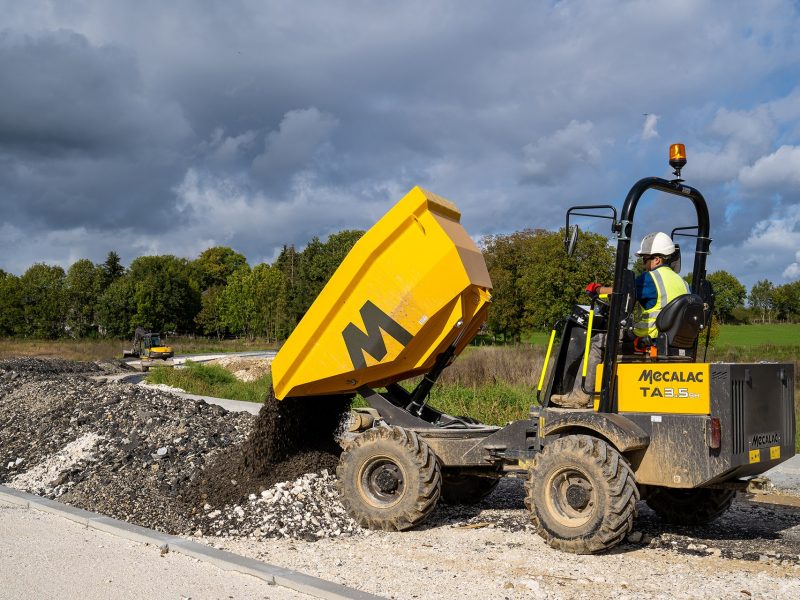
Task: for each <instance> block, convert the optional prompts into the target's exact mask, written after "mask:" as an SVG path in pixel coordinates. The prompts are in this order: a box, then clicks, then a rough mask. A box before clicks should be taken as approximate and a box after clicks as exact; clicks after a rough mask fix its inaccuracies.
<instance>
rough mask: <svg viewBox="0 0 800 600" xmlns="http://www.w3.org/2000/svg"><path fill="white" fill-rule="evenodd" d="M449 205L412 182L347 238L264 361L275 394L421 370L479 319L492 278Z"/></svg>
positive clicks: (373, 383) (346, 388) (468, 336)
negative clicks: (319, 286) (349, 243)
mask: <svg viewBox="0 0 800 600" xmlns="http://www.w3.org/2000/svg"><path fill="white" fill-rule="evenodd" d="M460 218H461V214H460V213H459V212H458V209H457V208H456V206H455V205H454V204H453V203H451V202H449V201H448V200H445V199H444V198H441V197H439V196H437V195H436V194H433V193H431V192H428V191H426V190H423V189H422V188H419V187H415V188H414V189H412V190H411V191H410V192H409V193H408V194H406V196H405V197H404V198H403V199H402V200H400V202H398V203H397V204H396V205H395V206H394V207H393V208H392V209H391V210H390V211H389V212H388V213H386V214H385V215H384V216H383V218H381V220H380V221H378V222H377V223H376V224H375V225H374V226H373V227H372V228H371V229H370V230H369V231H367V232H366V233H365V234H364V236H363V237H362V238H361V239H360V240H359V241H358V242H357V243H356V245H355V246H353V249H352V250H351V251H350V253H349V254H348V255H347V256H346V257H345V259H344V261H342V264H341V265H340V266H339V268H338V269H337V270H336V272H335V273H334V274H333V277H331V279H330V281H329V282H328V284H327V285H326V286H325V287H324V288H323V290H322V292H320V294H319V296H317V299H316V300H315V301H314V304H312V305H311V308H309V309H308V312H306V314H305V316H304V317H303V319H302V320H301V321H300V323H299V324H298V325H297V327H296V328H295V330H294V331H293V332H292V334H291V336H289V339H288V340H286V343H285V344H284V345H283V347H282V348H281V350H280V352H278V355H277V356H276V357H275V360H274V361H273V362H272V382H273V387H274V389H275V397H276V398H278V399H283V398H285V397H286V396H316V395H325V394H341V393H352V392H355V391H356V390H357V389H358V388H359V387H361V386H364V385H366V386H370V387H383V386H385V385H388V384H390V383H395V382H398V381H401V380H403V379H408V378H409V377H413V376H415V375H419V374H422V373H425V372H427V371H429V370H430V369H431V368H432V366H433V364H434V362H435V360H436V357H437V355H439V354H440V353H441V352H443V351H444V350H445V349H446V348H447V347H448V346H450V345H452V344H453V343H455V342H456V341H457V348H456V353H459V352H461V350H462V349H463V348H464V347H465V346H466V345H467V344H469V342H470V341H471V340H472V339H473V338H474V337H475V335H476V333H477V332H478V329H479V328H480V326H481V325H482V324H483V323H484V322H485V321H486V316H487V315H486V313H487V305H488V303H489V302H490V300H491V296H490V294H489V292H490V290H491V286H492V282H491V280H490V279H489V272H488V271H487V269H486V263H485V262H484V260H483V255H482V254H481V252H480V250H478V248H477V246H476V245H475V243H474V242H473V241H472V239H471V238H470V237H469V235H467V232H466V231H465V230H464V228H463V227H462V226H461V224H460V223H459V220H460Z"/></svg>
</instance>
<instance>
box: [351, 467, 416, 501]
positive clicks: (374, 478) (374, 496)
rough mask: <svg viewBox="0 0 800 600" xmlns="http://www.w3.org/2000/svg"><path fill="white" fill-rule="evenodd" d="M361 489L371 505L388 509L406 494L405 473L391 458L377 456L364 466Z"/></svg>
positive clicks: (360, 477)
mask: <svg viewBox="0 0 800 600" xmlns="http://www.w3.org/2000/svg"><path fill="white" fill-rule="evenodd" d="M359 489H360V491H361V495H362V497H363V498H364V499H365V500H366V501H367V502H368V503H369V504H371V505H373V506H377V507H381V508H387V507H389V506H392V505H394V504H395V503H396V502H399V501H400V499H401V498H402V497H403V494H404V493H405V477H404V472H403V470H402V469H401V468H400V466H399V465H398V464H397V463H395V462H394V461H393V460H392V459H391V458H389V457H387V456H376V457H375V458H373V459H372V460H370V461H369V462H368V463H367V464H365V465H364V467H363V469H362V471H361V475H360V476H359Z"/></svg>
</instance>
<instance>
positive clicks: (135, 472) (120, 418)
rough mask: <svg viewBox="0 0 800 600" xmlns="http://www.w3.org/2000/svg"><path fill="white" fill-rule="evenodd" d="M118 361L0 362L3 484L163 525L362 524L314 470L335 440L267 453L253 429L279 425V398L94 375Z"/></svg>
mask: <svg viewBox="0 0 800 600" xmlns="http://www.w3.org/2000/svg"><path fill="white" fill-rule="evenodd" d="M116 369H121V367H117V366H115V365H105V364H104V365H99V364H95V363H82V362H74V361H66V360H42V359H31V358H24V359H12V360H4V361H0V483H2V484H4V485H8V486H11V487H15V488H17V489H21V490H24V491H28V492H31V493H35V494H39V495H41V496H45V497H48V498H54V499H58V500H59V501H61V502H64V503H66V504H70V505H73V506H78V507H80V508H85V509H87V510H92V511H96V512H100V513H102V514H106V515H109V516H112V517H115V518H118V519H122V520H125V521H128V522H131V523H135V524H138V525H142V526H145V527H150V528H153V529H157V530H160V531H164V532H167V533H171V534H179V535H186V534H194V535H197V534H198V533H206V532H208V533H212V532H213V533H214V534H218V535H223V536H225V535H239V536H254V537H297V538H302V539H320V538H322V537H329V536H340V535H352V534H354V533H358V532H359V529H358V528H357V527H356V526H355V525H354V523H353V522H352V521H351V520H350V519H349V518H348V517H347V516H346V515H345V513H344V510H343V508H342V507H341V504H340V503H339V501H338V499H337V496H336V493H335V491H334V489H333V481H332V476H331V475H330V474H329V472H327V471H324V470H323V469H324V468H326V467H327V468H329V467H330V465H331V464H335V460H336V456H337V452H336V450H335V449H334V448H330V447H323V446H320V445H319V444H318V445H317V446H315V447H312V448H302V447H300V448H292V452H293V454H292V455H291V456H287V455H285V454H281V453H280V452H276V449H275V448H272V447H270V448H269V450H270V451H271V452H273V455H270V456H273V458H276V460H275V461H274V462H270V461H269V460H268V458H269V457H268V456H267V457H266V458H265V453H264V447H265V445H264V442H263V440H260V438H259V436H258V432H259V431H261V432H262V433H268V432H270V431H273V430H275V429H276V427H277V428H280V427H282V426H283V429H284V430H285V429H286V427H285V424H286V421H287V420H289V419H288V417H287V415H281V414H280V411H281V410H285V407H284V408H281V409H280V410H277V409H275V407H274V404H275V402H274V400H272V401H271V403H269V404H265V406H266V407H267V408H268V410H263V409H262V411H261V415H259V417H258V418H255V417H253V416H252V415H250V414H247V413H233V412H228V411H226V410H225V409H224V408H222V407H219V406H216V405H211V404H207V403H206V402H203V401H202V400H200V401H198V400H188V399H185V398H182V397H180V396H177V395H175V394H173V393H170V392H167V391H163V390H159V389H149V388H147V387H142V386H137V385H132V384H126V383H118V382H114V381H112V382H103V381H98V380H96V379H92V377H93V376H97V375H99V374H103V373H107V372H109V371H112V372H113V371H115V370H116ZM268 400H269V399H268ZM286 406H287V407H289V406H290V405H286ZM342 406H344V404H343V403H342V404H340V405H338V406H337V407H336V409H335V410H340V409H341V407H342ZM335 410H334V411H333V412H335ZM281 416H282V417H284V418H283V419H282V420H281V423H280V424H277V425H276V424H275V423H272V421H274V420H276V419H277V418H278V417H281ZM265 421H266V423H265ZM269 423H272V424H271V425H270V424H269ZM334 425H338V423H335V424H334ZM317 427H320V425H317ZM316 439H319V438H316ZM258 448H261V450H260V451H259V453H256V455H254V454H253V452H254V449H258ZM278 454H280V456H277V455H278ZM254 456H255V457H256V458H257V460H256V458H254ZM298 457H299V458H298ZM256 467H257V468H256ZM317 471H322V472H321V473H320V474H318V475H317V474H311V475H305V476H303V475H304V474H305V473H306V472H312V473H314V472H317ZM287 479H288V480H291V481H292V483H284V482H283V480H287ZM276 483H277V485H275V484H276Z"/></svg>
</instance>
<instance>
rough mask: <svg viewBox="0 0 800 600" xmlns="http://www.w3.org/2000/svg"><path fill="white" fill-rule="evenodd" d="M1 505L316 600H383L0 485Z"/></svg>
mask: <svg viewBox="0 0 800 600" xmlns="http://www.w3.org/2000/svg"><path fill="white" fill-rule="evenodd" d="M0 501H3V502H6V503H8V504H13V505H16V506H22V507H25V508H29V509H31V508H32V509H36V510H41V511H44V512H48V513H51V514H54V515H59V516H61V517H64V518H65V519H69V520H70V521H74V522H76V523H79V524H81V525H84V526H86V527H88V528H90V529H97V530H98V531H103V532H106V533H110V534H112V535H116V536H118V537H122V538H125V539H129V540H132V541H135V542H139V543H144V544H151V545H153V546H156V547H164V546H166V547H167V548H168V549H169V550H171V551H172V552H178V553H180V554H185V555H187V556H191V557H192V558H196V559H198V560H202V561H204V562H208V563H210V564H213V565H215V566H216V567H218V568H220V569H222V570H225V571H235V572H237V573H244V574H247V575H251V576H253V577H257V578H259V579H261V580H263V581H266V582H267V583H270V584H274V585H279V586H282V587H285V588H289V589H291V590H294V591H296V592H301V593H303V594H308V595H309V596H314V597H315V598H323V599H325V600H382V599H381V597H380V596H375V595H373V594H368V593H367V592H362V591H359V590H354V589H352V588H348V587H345V586H343V585H340V584H338V583H333V582H331V581H326V580H324V579H319V578H318V577H312V576H311V575H305V574H303V573H299V572H297V571H292V570H291V569H286V568H284V567H278V566H275V565H271V564H269V563H265V562H262V561H258V560H255V559H252V558H247V557H244V556H239V555H238V554H234V553H232V552H227V551H225V550H218V549H216V548H212V547H210V546H206V545H204V544H200V543H198V542H193V541H191V540H186V539H183V538H181V537H177V536H174V535H167V534H165V533H159V532H158V531H154V530H152V529H147V528H146V527H140V526H138V525H132V524H131V523H126V522H125V521H119V520H117V519H112V518H111V517H107V516H104V515H101V514H98V513H93V512H89V511H86V510H83V509H80V508H74V507H72V506H67V505H66V504H62V503H61V502H57V501H55V500H50V499H48V498H42V497H40V496H36V495H35V494H29V493H27V492H22V491H19V490H16V489H13V488H9V487H7V486H4V485H0Z"/></svg>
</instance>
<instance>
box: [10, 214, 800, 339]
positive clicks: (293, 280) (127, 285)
mask: <svg viewBox="0 0 800 600" xmlns="http://www.w3.org/2000/svg"><path fill="white" fill-rule="evenodd" d="M362 235H363V231H358V230H345V231H341V232H339V233H335V234H333V235H331V236H330V237H329V238H328V239H327V240H326V241H324V242H322V241H321V240H320V239H319V238H316V237H315V238H313V239H312V240H311V241H310V242H309V243H308V245H307V246H306V247H305V248H304V249H303V250H302V251H298V250H296V249H295V248H294V247H293V246H284V247H283V249H282V251H281V252H280V254H279V255H278V257H277V259H276V260H275V261H274V262H273V263H272V264H268V263H262V264H258V265H255V266H253V267H251V266H250V265H249V264H248V263H247V260H246V258H245V257H244V256H243V255H242V254H239V253H238V252H236V251H234V250H233V249H231V248H228V247H224V246H216V247H212V248H208V249H207V250H205V251H204V252H202V253H201V254H200V256H198V257H197V258H196V259H194V260H189V259H186V258H178V257H175V256H171V255H160V256H142V257H139V258H136V259H135V260H133V261H132V262H131V264H130V265H129V266H128V267H127V268H126V267H124V266H123V265H122V264H121V262H120V257H119V255H118V254H117V253H116V252H114V251H111V252H109V253H108V256H107V257H106V260H105V261H104V262H102V263H99V264H94V263H92V261H90V260H88V259H81V260H78V261H77V262H75V263H74V264H72V265H71V266H70V267H69V269H67V270H66V271H64V269H63V268H62V267H60V266H53V265H47V264H43V263H38V264H35V265H33V266H32V267H30V268H29V269H28V270H27V271H26V272H25V273H24V274H23V275H21V276H16V275H13V274H10V273H6V272H4V271H2V270H0V336H6V337H11V336H17V337H33V338H60V337H73V338H86V337H113V338H130V337H132V336H133V332H134V330H135V329H136V328H137V327H144V328H145V329H148V330H151V331H158V332H165V333H181V334H199V335H206V336H215V337H220V338H221V337H224V336H228V335H234V336H243V337H247V338H250V339H254V338H261V339H264V340H266V341H269V342H280V341H282V340H285V339H286V338H287V337H288V335H289V334H290V333H291V331H292V330H293V329H294V327H295V325H296V324H297V323H298V322H299V320H300V318H302V316H303V314H304V313H305V312H306V310H307V309H308V308H309V306H311V303H312V302H313V301H314V299H315V298H316V297H317V295H318V294H319V292H320V291H321V290H322V288H323V286H324V285H325V284H326V283H327V281H328V279H329V278H330V277H331V275H332V274H333V272H334V271H335V270H336V268H337V267H338V265H339V264H340V263H341V261H342V260H343V259H344V257H345V256H346V254H347V253H348V252H349V250H350V249H351V248H352V246H353V245H354V244H355V243H356V241H358V239H359V238H360V237H361V236H362ZM480 245H481V249H482V251H483V253H484V257H485V259H486V264H487V267H488V269H489V273H490V275H491V278H492V282H493V285H494V289H493V292H492V297H493V302H492V306H491V309H490V311H489V322H488V329H489V333H491V334H492V335H495V336H501V337H502V338H503V339H506V340H519V339H520V337H521V335H522V333H523V332H525V331H530V330H544V329H547V328H549V327H550V326H551V325H552V324H553V323H554V322H555V321H557V320H558V319H559V318H561V317H563V316H564V315H566V314H567V313H568V312H569V310H570V307H571V306H572V304H573V303H574V302H575V301H576V300H578V301H580V300H581V299H582V298H583V296H582V293H583V288H584V286H585V285H586V283H588V282H591V281H598V282H603V283H610V282H611V281H612V276H613V272H612V271H613V265H614V249H613V247H611V246H610V245H609V244H608V239H607V238H606V237H604V236H602V235H598V234H591V233H587V234H584V235H583V236H582V238H581V242H580V243H579V244H578V246H577V250H576V254H575V255H574V256H573V257H568V256H567V255H566V253H565V252H564V247H563V232H553V231H546V230H543V229H527V230H523V231H518V232H515V233H512V234H509V235H495V236H488V237H485V238H483V240H481V244H480ZM687 277H690V275H687ZM708 279H709V280H710V281H711V283H712V285H713V286H714V289H715V292H716V307H715V310H716V313H717V318H718V319H719V320H720V321H721V322H725V323H731V322H748V321H751V320H758V321H764V322H771V321H794V322H798V321H800V281H795V282H792V283H788V284H784V285H777V286H776V285H774V284H772V283H771V282H770V281H767V280H762V281H759V282H758V283H756V284H755V285H753V287H752V288H751V290H750V292H749V293H748V292H747V289H746V288H745V286H744V285H742V284H741V283H740V282H739V281H738V280H737V279H736V277H734V276H733V275H731V274H730V273H727V272H726V271H717V272H715V273H711V274H710V275H709V276H708Z"/></svg>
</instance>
